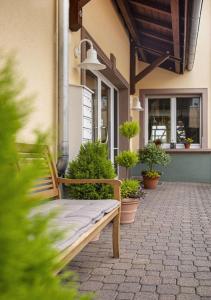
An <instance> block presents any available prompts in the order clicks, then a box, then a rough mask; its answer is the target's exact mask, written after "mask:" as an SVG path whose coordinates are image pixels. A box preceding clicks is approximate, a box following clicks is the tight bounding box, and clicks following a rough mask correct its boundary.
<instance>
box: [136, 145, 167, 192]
mask: <svg viewBox="0 0 211 300" xmlns="http://www.w3.org/2000/svg"><path fill="white" fill-rule="evenodd" d="M140 161H141V162H142V163H144V164H146V165H147V167H148V168H147V170H144V171H143V172H142V175H143V182H144V188H145V189H155V188H156V187H157V184H158V181H159V179H160V175H161V174H160V172H159V171H157V170H155V165H160V166H166V165H167V164H168V163H169V162H170V155H169V154H167V153H166V152H165V150H163V149H161V148H158V147H157V146H156V145H155V144H154V143H150V144H148V145H147V146H146V147H145V148H144V149H143V150H141V151H140Z"/></svg>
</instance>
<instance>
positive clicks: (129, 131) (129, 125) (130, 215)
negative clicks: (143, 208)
mask: <svg viewBox="0 0 211 300" xmlns="http://www.w3.org/2000/svg"><path fill="white" fill-rule="evenodd" d="M119 131H120V134H121V135H122V136H124V137H125V138H127V139H128V140H129V142H130V140H131V138H132V137H134V136H135V135H137V134H138V132H139V125H138V123H137V122H135V121H130V122H125V123H123V124H122V125H121V126H120V128H119ZM138 161H139V157H138V154H137V153H136V152H134V151H130V150H128V151H122V152H120V154H119V155H118V156H117V157H116V163H117V164H118V165H119V166H121V167H124V168H125V170H126V179H125V180H124V181H123V183H122V186H121V196H122V204H121V223H122V224H127V223H132V222H134V218H135V214H136V210H137V207H138V204H139V201H138V199H139V198H140V197H141V194H142V193H141V190H140V183H139V181H138V180H134V179H128V177H129V169H130V168H132V167H134V166H135V165H136V164H137V163H138Z"/></svg>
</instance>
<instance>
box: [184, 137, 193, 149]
mask: <svg viewBox="0 0 211 300" xmlns="http://www.w3.org/2000/svg"><path fill="white" fill-rule="evenodd" d="M192 143H193V139H192V138H186V139H184V146H185V149H190V145H191V144H192Z"/></svg>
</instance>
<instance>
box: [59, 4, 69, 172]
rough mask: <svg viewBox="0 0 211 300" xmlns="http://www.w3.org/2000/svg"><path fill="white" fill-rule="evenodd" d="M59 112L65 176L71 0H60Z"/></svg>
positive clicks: (61, 165) (61, 164) (62, 162)
mask: <svg viewBox="0 0 211 300" xmlns="http://www.w3.org/2000/svg"><path fill="white" fill-rule="evenodd" d="M58 1H59V2H58V11H59V12H58V19H59V20H58V24H59V30H58V32H59V36H58V44H59V45H58V64H59V66H58V73H59V76H58V94H59V95H58V98H59V101H58V102H59V103H58V110H59V113H58V115H59V125H58V127H59V137H58V140H59V159H58V163H57V169H58V173H59V175H60V176H62V175H64V174H65V171H66V168H67V164H68V159H69V130H68V126H69V107H68V82H69V61H68V57H69V47H68V45H69V0H58Z"/></svg>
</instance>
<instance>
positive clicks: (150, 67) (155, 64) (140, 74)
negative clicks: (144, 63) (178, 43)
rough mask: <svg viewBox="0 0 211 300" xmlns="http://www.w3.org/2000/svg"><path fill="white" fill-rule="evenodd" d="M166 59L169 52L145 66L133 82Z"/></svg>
mask: <svg viewBox="0 0 211 300" xmlns="http://www.w3.org/2000/svg"><path fill="white" fill-rule="evenodd" d="M167 59H169V53H166V54H163V55H162V56H160V57H158V58H156V59H155V60H154V61H153V62H152V63H151V65H149V66H148V67H146V68H145V69H144V70H143V71H141V72H140V73H139V74H138V75H136V76H135V83H137V82H138V81H140V80H141V79H143V78H144V77H146V76H147V75H148V74H149V73H151V72H152V71H153V70H154V69H155V68H157V67H159V66H160V65H161V64H162V63H163V62H165V61H166V60H167Z"/></svg>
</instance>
